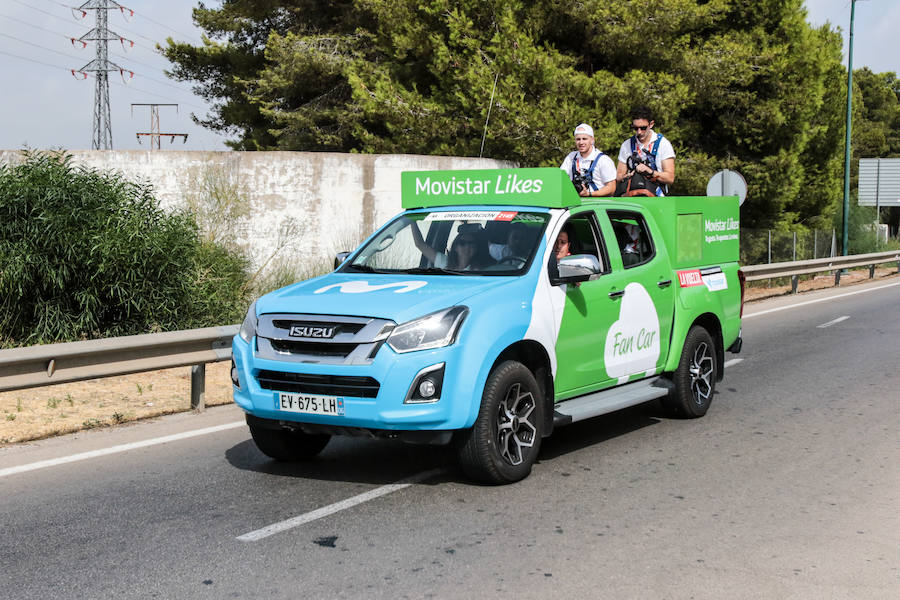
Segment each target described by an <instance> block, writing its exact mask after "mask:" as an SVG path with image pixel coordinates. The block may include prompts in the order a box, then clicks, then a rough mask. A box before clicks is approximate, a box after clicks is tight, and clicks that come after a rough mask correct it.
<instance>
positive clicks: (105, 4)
mask: <svg viewBox="0 0 900 600" xmlns="http://www.w3.org/2000/svg"><path fill="white" fill-rule="evenodd" d="M77 10H80V11H81V13H82V15H86V14H87V12H86V11H88V10H94V11H97V25H96V27H94V28H93V29H91V30H90V31H88V32H87V33H86V34H84V35H83V36H81V37H80V38H78V41H80V42H82V43H84V42H89V41H91V42H96V45H97V56H96V58H94V60H92V61H91V62H89V63H88V64H86V65H84V66H83V67H81V69H79V71H80V72H81V73H84V74H86V73H96V85H95V87H94V134H93V136H92V139H91V148H92V149H94V150H111V149H112V122H111V119H110V110H109V72H110V71H118V72H119V73H121V74H122V76H123V77H124V74H125V73H126V72H127V73H130V74H131V75H132V76H133V75H134V73H132V72H131V71H129V70H128V69H123V68H122V67H120V66H119V65H117V64H115V63H112V62H110V61H109V48H108V46H107V44H108V43H109V41H110V40H115V41H120V42H122V43H123V44H124V43H125V42H126V41H128V42H129V43H133V42H130V40H125V38H123V37H122V36H120V35H119V34H117V33H114V32H112V31H110V30H109V28H108V27H107V22H108V20H109V19H108V17H109V11H110V10H119V11H122V13H123V14H124V13H125V11H128V12H129V13H131V14H133V11H132V10H131V9H128V8H126V7H124V6H122V5H121V4H119V3H118V2H115V0H88V1H87V2H85V3H84V4H82V5H81V6H79V7H78V9H77ZM73 74H74V72H73ZM85 76H87V75H85Z"/></svg>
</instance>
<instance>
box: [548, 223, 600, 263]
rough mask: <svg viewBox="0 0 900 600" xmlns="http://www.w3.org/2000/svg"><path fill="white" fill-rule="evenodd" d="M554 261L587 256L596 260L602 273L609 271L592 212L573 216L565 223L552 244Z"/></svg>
mask: <svg viewBox="0 0 900 600" xmlns="http://www.w3.org/2000/svg"><path fill="white" fill-rule="evenodd" d="M554 252H555V256H556V259H557V260H559V259H560V258H564V257H565V256H574V255H576V254H588V255H590V256H593V257H594V258H596V259H597V261H598V262H599V263H600V265H601V268H602V272H604V273H605V272H607V271H609V260H608V258H607V255H606V250H605V248H604V246H603V238H602V236H601V235H600V229H599V227H597V220H596V218H595V217H594V215H593V213H592V212H584V213H580V214H576V215H573V216H572V217H570V218H569V220H568V221H566V222H565V224H564V225H563V227H562V229H561V230H560V232H559V234H557V237H556V240H555V242H554Z"/></svg>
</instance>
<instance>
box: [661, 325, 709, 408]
mask: <svg viewBox="0 0 900 600" xmlns="http://www.w3.org/2000/svg"><path fill="white" fill-rule="evenodd" d="M718 370H719V366H718V365H717V364H716V349H715V346H714V345H713V340H712V337H711V336H710V335H709V332H708V331H706V329H704V328H703V327H700V326H699V325H695V326H693V327H691V329H690V331H688V334H687V337H686V338H685V340H684V348H682V350H681V361H680V362H679V363H678V368H677V369H676V370H675V372H674V373H673V374H672V381H673V383H674V384H675V389H674V390H673V391H672V392H671V393H670V394H669V396H668V397H667V398H664V400H663V402H664V404H665V407H666V409H667V410H668V411H669V412H670V413H672V414H674V415H675V416H678V417H686V418H689V419H694V418H697V417H702V416H703V415H705V414H706V411H707V410H709V405H710V403H712V398H713V393H714V392H715V390H716V376H717V374H718Z"/></svg>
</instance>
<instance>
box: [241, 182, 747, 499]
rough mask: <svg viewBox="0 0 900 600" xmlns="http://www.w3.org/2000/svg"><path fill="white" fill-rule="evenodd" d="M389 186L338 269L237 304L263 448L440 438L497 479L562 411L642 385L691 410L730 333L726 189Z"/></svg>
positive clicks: (293, 453)
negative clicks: (622, 194) (643, 192)
mask: <svg viewBox="0 0 900 600" xmlns="http://www.w3.org/2000/svg"><path fill="white" fill-rule="evenodd" d="M401 190H402V205H403V208H404V212H402V213H401V214H400V215H398V216H397V217H395V218H393V219H392V220H391V221H389V222H388V223H387V224H385V225H384V226H383V227H381V228H380V229H378V230H377V231H376V232H375V233H374V234H372V236H371V237H369V238H368V239H367V240H366V241H365V242H364V243H363V244H362V245H361V246H360V247H359V248H357V249H356V250H355V251H353V252H352V253H350V254H349V255H348V256H346V258H345V259H344V260H343V262H341V263H340V264H339V266H337V267H336V269H335V271H334V272H332V273H329V274H327V275H323V276H321V277H317V278H314V279H310V280H307V281H302V282H299V283H296V284H293V285H290V286H288V287H285V288H283V289H280V290H277V291H275V292H272V293H269V294H266V295H265V296H262V297H261V298H259V299H258V300H257V301H256V302H254V303H253V305H252V306H251V307H250V309H249V311H248V313H247V316H246V318H245V320H244V322H243V324H242V325H241V329H240V333H239V334H238V335H237V336H235V338H234V342H233V361H234V363H233V366H232V370H231V377H232V383H233V385H234V400H235V402H236V403H237V405H238V406H240V407H241V408H242V409H243V410H244V411H245V413H246V418H247V423H248V425H249V428H250V432H251V434H252V437H253V440H254V441H255V443H256V445H257V446H258V448H259V449H260V450H261V451H262V452H263V453H264V454H266V455H268V456H270V457H272V458H274V459H276V460H285V461H291V460H302V459H308V458H311V457H313V456H315V455H316V454H318V453H319V452H320V451H321V450H322V449H323V448H324V447H325V445H326V444H327V443H328V440H329V439H330V437H331V436H332V435H364V436H370V437H388V438H399V439H401V440H405V441H408V442H413V443H432V444H453V446H454V448H455V450H456V453H457V456H458V459H459V462H460V465H461V467H462V469H463V471H464V472H465V473H466V474H467V475H468V476H470V477H472V478H475V479H478V480H482V481H486V482H490V483H511V482H514V481H517V480H520V479H522V478H524V477H526V476H527V475H528V474H529V473H530V472H531V468H532V465H533V463H534V462H535V459H536V457H537V455H538V452H539V450H540V445H541V440H542V438H544V437H547V436H549V435H551V434H552V433H553V432H554V431H555V430H556V428H558V427H561V426H564V425H567V424H569V423H572V422H575V421H579V420H582V419H587V418H591V417H595V416H598V415H602V414H605V413H609V412H612V411H615V410H619V409H622V408H625V407H628V406H632V405H636V404H639V403H643V402H648V401H651V400H657V399H658V400H659V401H660V402H661V404H662V406H663V407H664V408H665V409H666V410H667V411H668V412H670V413H671V414H673V415H676V416H680V417H687V418H691V417H700V416H703V415H704V414H705V413H706V411H707V409H708V408H709V406H710V402H711V401H712V398H713V394H714V391H715V386H716V382H717V381H720V380H721V379H722V376H723V373H724V368H723V363H724V356H725V352H726V351H731V352H739V351H740V348H741V339H742V338H741V311H742V306H743V289H744V282H743V277H742V276H741V273H740V271H739V269H738V248H739V226H740V224H739V208H738V199H737V198H736V197H706V196H704V197H655V198H647V197H641V198H639V199H630V198H609V199H596V200H591V199H584V198H581V197H579V196H578V195H577V194H576V193H575V190H574V188H573V187H572V185H571V183H570V182H569V180H568V178H567V177H566V174H565V173H564V172H562V171H561V170H560V169H552V168H546V169H496V170H478V171H428V172H406V173H403V174H402V178H401Z"/></svg>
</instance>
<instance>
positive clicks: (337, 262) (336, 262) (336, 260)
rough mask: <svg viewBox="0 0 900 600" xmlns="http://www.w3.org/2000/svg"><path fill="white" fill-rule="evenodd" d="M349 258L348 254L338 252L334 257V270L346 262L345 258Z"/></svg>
mask: <svg viewBox="0 0 900 600" xmlns="http://www.w3.org/2000/svg"><path fill="white" fill-rule="evenodd" d="M348 256H350V252H338V253H337V254H335V255H334V268H335V269H337V268H338V267H339V266H341V263H342V262H344V261H345V260H347V257H348Z"/></svg>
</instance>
